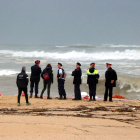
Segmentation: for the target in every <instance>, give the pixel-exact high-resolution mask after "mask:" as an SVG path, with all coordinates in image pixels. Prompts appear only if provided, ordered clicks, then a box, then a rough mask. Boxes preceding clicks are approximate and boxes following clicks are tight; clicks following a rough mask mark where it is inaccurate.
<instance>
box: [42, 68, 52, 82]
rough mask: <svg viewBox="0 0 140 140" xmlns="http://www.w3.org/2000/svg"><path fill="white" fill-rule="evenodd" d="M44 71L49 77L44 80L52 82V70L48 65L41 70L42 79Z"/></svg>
mask: <svg viewBox="0 0 140 140" xmlns="http://www.w3.org/2000/svg"><path fill="white" fill-rule="evenodd" d="M45 73H48V75H49V79H48V80H45V81H50V82H51V83H53V70H52V69H51V68H49V67H47V68H45V69H44V70H43V72H42V73H41V77H42V79H44V74H45Z"/></svg>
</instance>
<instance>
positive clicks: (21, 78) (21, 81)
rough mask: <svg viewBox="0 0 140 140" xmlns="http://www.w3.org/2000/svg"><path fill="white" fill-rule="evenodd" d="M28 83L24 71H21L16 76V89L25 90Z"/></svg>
mask: <svg viewBox="0 0 140 140" xmlns="http://www.w3.org/2000/svg"><path fill="white" fill-rule="evenodd" d="M28 82H29V80H28V75H27V74H26V73H25V71H22V72H21V73H19V74H18V75H17V81H16V83H17V87H18V88H27V86H28Z"/></svg>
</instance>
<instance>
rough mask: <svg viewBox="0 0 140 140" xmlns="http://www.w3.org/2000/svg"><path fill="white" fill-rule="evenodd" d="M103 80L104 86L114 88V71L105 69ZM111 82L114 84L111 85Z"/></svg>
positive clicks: (115, 79)
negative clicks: (104, 80)
mask: <svg viewBox="0 0 140 140" xmlns="http://www.w3.org/2000/svg"><path fill="white" fill-rule="evenodd" d="M105 79H106V82H105V86H109V87H116V81H117V74H116V71H115V70H113V69H112V68H109V69H107V71H106V73H105ZM111 80H114V83H111Z"/></svg>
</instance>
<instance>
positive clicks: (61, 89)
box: [58, 79, 63, 99]
mask: <svg viewBox="0 0 140 140" xmlns="http://www.w3.org/2000/svg"><path fill="white" fill-rule="evenodd" d="M58 91H59V96H60V98H59V99H62V95H63V87H62V82H61V80H60V79H59V80H58Z"/></svg>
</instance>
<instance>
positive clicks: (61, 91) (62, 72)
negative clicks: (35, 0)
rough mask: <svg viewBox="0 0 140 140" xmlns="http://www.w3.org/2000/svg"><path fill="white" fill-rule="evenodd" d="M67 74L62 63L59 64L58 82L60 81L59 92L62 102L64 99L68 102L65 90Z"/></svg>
mask: <svg viewBox="0 0 140 140" xmlns="http://www.w3.org/2000/svg"><path fill="white" fill-rule="evenodd" d="M66 76H67V74H66V73H65V70H64V69H63V67H62V64H61V63H58V73H57V81H58V91H59V96H60V98H58V99H60V100H62V99H64V100H66V91H65V89H64V84H65V78H66Z"/></svg>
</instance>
